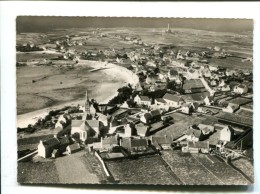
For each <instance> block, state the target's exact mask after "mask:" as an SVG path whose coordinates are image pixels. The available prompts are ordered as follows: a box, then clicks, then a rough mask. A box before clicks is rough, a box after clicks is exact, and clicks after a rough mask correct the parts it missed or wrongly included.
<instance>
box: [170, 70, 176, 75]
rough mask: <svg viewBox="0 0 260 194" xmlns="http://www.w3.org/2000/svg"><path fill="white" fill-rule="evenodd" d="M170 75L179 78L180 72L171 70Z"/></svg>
mask: <svg viewBox="0 0 260 194" xmlns="http://www.w3.org/2000/svg"><path fill="white" fill-rule="evenodd" d="M170 74H171V75H173V76H177V75H178V71H176V70H175V69H171V70H170Z"/></svg>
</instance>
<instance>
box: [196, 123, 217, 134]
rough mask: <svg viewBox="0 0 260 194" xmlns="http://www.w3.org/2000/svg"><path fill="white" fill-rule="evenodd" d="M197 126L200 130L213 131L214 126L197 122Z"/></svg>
mask: <svg viewBox="0 0 260 194" xmlns="http://www.w3.org/2000/svg"><path fill="white" fill-rule="evenodd" d="M198 127H199V129H200V130H202V131H204V132H213V131H214V126H212V125H204V124H199V125H198Z"/></svg>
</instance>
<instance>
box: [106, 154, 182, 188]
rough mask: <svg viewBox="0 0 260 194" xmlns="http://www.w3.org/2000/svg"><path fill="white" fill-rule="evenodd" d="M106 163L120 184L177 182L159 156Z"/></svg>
mask: <svg viewBox="0 0 260 194" xmlns="http://www.w3.org/2000/svg"><path fill="white" fill-rule="evenodd" d="M106 164H107V166H108V169H109V171H110V172H111V173H112V175H113V176H114V178H115V179H117V180H120V182H119V183H120V184H163V185H168V184H172V185H176V184H179V182H178V179H176V178H175V175H173V174H172V173H171V171H170V170H169V169H167V168H166V164H165V163H164V161H163V160H162V159H161V157H159V156H145V157H142V158H139V159H137V160H131V159H125V160H118V161H109V162H106Z"/></svg>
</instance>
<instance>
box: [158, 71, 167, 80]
mask: <svg viewBox="0 0 260 194" xmlns="http://www.w3.org/2000/svg"><path fill="white" fill-rule="evenodd" d="M157 75H158V78H159V80H160V81H161V82H166V81H167V80H166V76H165V75H163V74H161V73H158V74H157Z"/></svg>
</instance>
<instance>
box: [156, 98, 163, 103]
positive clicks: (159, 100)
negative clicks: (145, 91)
mask: <svg viewBox="0 0 260 194" xmlns="http://www.w3.org/2000/svg"><path fill="white" fill-rule="evenodd" d="M156 101H158V102H161V103H165V100H164V99H163V98H156Z"/></svg>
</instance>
